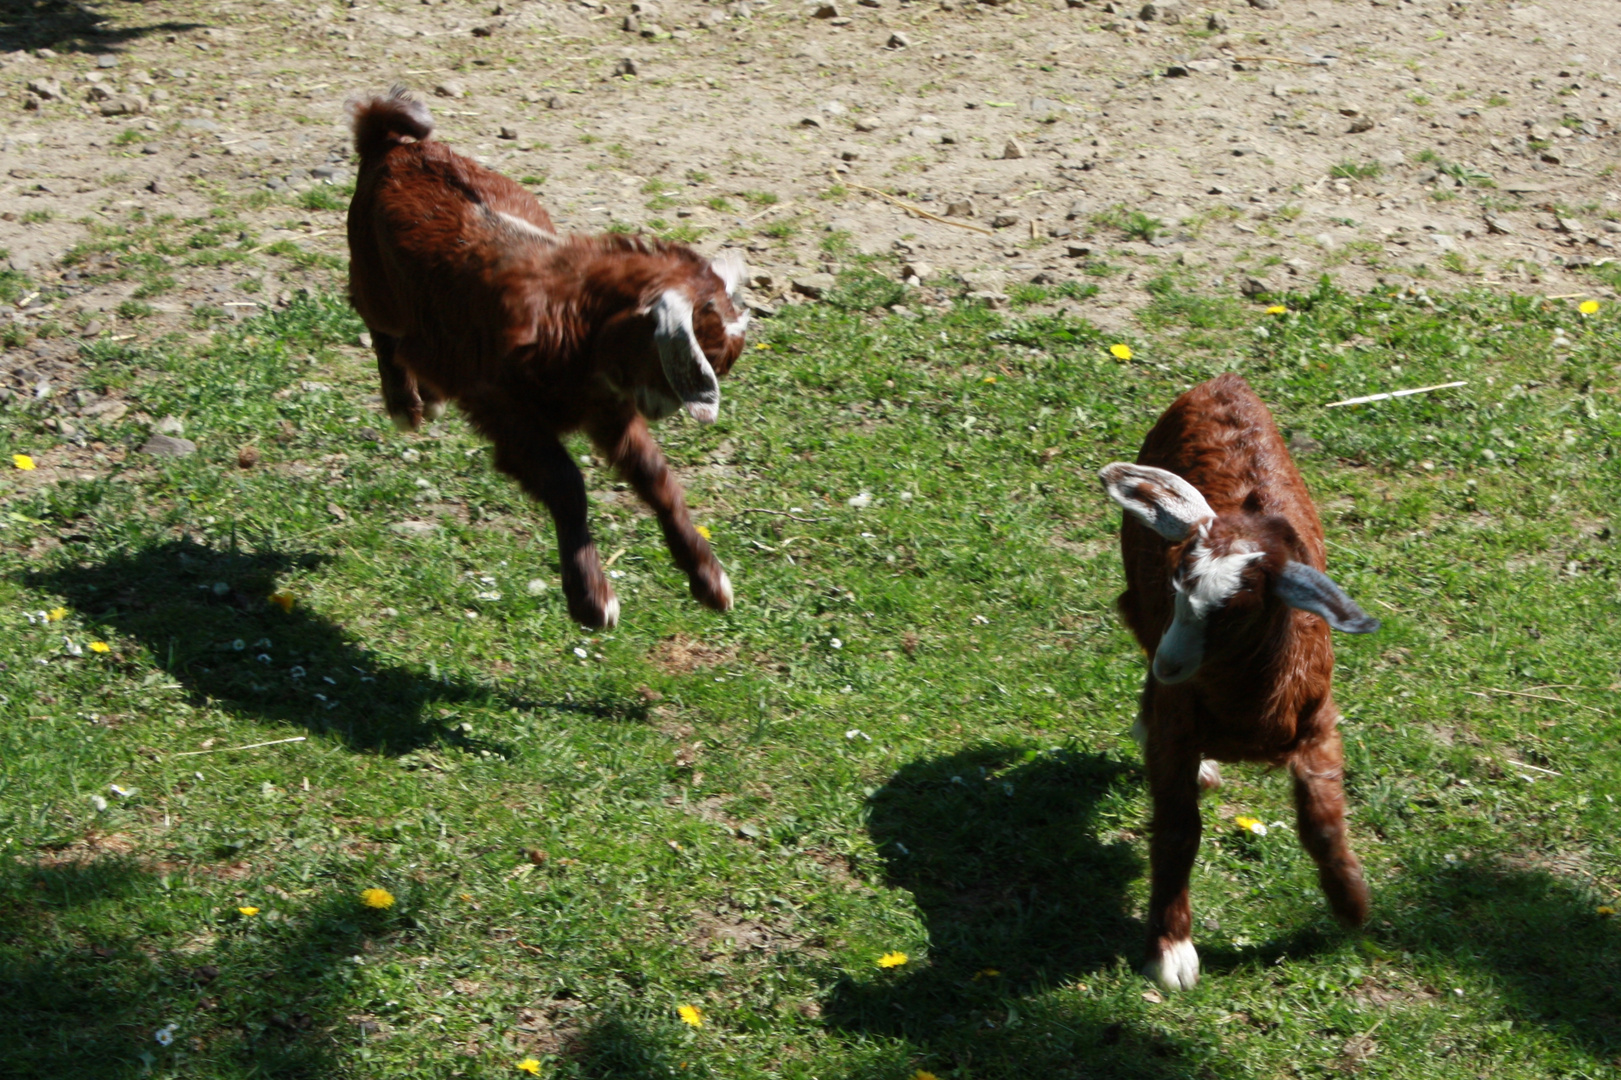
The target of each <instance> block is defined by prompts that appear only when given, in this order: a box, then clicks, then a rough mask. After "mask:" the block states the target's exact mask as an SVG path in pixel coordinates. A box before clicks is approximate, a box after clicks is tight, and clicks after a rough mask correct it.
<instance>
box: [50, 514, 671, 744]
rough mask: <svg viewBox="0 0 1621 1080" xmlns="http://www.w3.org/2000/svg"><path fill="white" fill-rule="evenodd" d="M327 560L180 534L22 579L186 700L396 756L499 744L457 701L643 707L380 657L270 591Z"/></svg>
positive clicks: (623, 709)
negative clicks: (540, 694) (121, 644)
mask: <svg viewBox="0 0 1621 1080" xmlns="http://www.w3.org/2000/svg"><path fill="white" fill-rule="evenodd" d="M324 561H325V556H321V555H315V554H293V553H288V552H283V551H277V550H266V549H259V550H253V551H220V550H216V549H214V548H211V547H205V546H203V545H201V544H197V543H195V542H193V541H190V540H176V541H168V542H165V543H162V544H157V545H155V546H152V547H147V548H142V549H140V550H139V551H136V552H133V553H129V554H119V555H116V556H113V557H111V558H108V559H106V560H104V561H102V562H100V563H94V564H88V565H83V564H66V565H63V566H59V567H57V568H54V569H51V570H46V571H39V572H35V573H28V574H21V575H18V580H20V581H21V582H22V583H24V584H26V585H28V586H29V587H31V588H37V589H43V590H48V591H50V592H54V593H56V594H58V595H60V596H63V597H65V598H66V599H67V600H68V602H69V603H71V604H72V605H73V607H74V609H75V610H76V611H77V612H78V613H79V614H80V616H81V617H82V618H83V619H84V620H85V622H86V623H87V624H88V625H90V626H92V627H97V628H100V629H102V630H103V631H104V632H105V633H106V635H107V636H108V637H123V638H126V639H133V640H135V641H137V642H139V643H140V644H141V645H142V646H144V647H145V648H146V650H147V651H148V652H149V653H150V654H151V656H152V660H153V662H154V663H155V664H157V666H158V667H160V668H162V669H163V670H164V671H166V672H167V673H168V674H169V675H171V676H172V677H173V678H174V680H175V681H176V682H177V683H179V684H180V685H181V686H182V687H184V688H185V689H186V690H187V691H189V692H190V694H191V697H192V700H193V702H194V703H195V704H197V705H204V704H209V703H212V704H215V705H218V706H222V707H224V708H226V709H228V710H231V711H233V712H236V713H239V714H241V715H244V716H251V717H254V718H255V719H259V720H265V721H271V722H274V723H282V724H288V725H293V726H297V727H302V728H305V729H307V730H309V731H311V732H312V733H316V734H320V735H326V736H330V737H336V738H338V739H341V740H342V741H343V743H344V744H345V745H346V746H348V747H349V748H351V749H353V750H359V751H365V752H371V753H382V754H405V753H409V752H411V751H413V750H418V749H422V748H426V747H431V746H436V745H443V744H452V745H459V746H462V747H464V748H467V749H479V748H485V749H491V750H501V751H503V752H505V750H506V749H507V748H505V747H500V746H497V745H495V744H492V743H487V742H477V741H475V740H472V739H469V738H466V737H464V736H463V735H462V733H461V732H460V731H458V730H456V729H455V728H454V727H453V726H452V724H453V723H454V716H455V713H456V711H457V709H458V708H474V709H476V708H481V707H493V708H519V709H524V710H536V709H547V710H552V711H564V712H577V713H585V714H588V715H591V716H595V717H610V718H612V717H620V716H626V715H628V716H629V717H630V718H632V719H635V718H638V717H640V716H642V715H644V714H645V706H642V705H636V704H628V703H627V704H623V705H616V704H614V703H597V704H579V703H571V702H549V701H547V702H536V701H528V700H522V699H518V698H513V697H509V696H507V695H505V694H503V693H502V692H500V691H498V690H495V689H492V688H490V687H487V686H481V685H478V684H476V683H467V682H461V681H457V680H455V679H452V678H449V677H447V676H444V675H442V674H441V673H439V672H438V671H436V670H434V669H433V668H430V669H429V670H428V671H413V670H410V669H408V668H404V667H398V666H393V665H389V664H384V663H381V662H380V661H379V658H378V657H377V656H376V655H375V654H374V653H372V652H371V651H369V650H368V649H366V648H365V647H364V646H363V645H361V644H359V643H357V642H355V641H353V640H352V639H351V638H350V637H349V636H348V635H347V634H346V633H345V632H344V630H343V628H342V627H340V626H338V625H336V624H334V623H332V622H330V621H329V620H327V619H325V618H323V617H321V616H320V615H318V614H316V613H314V612H313V611H311V610H310V609H309V608H308V607H305V606H304V605H301V604H298V603H296V602H295V603H293V604H292V605H291V606H290V607H289V608H287V609H286V610H283V608H282V607H281V606H280V605H278V604H276V603H275V602H274V601H272V600H271V599H270V597H271V595H272V594H274V593H275V591H276V582H277V580H278V579H279V577H280V576H281V575H283V574H285V573H286V572H288V571H289V570H292V569H295V568H298V569H310V568H313V567H316V566H319V565H320V564H321V563H322V562H324ZM440 714H443V715H440Z"/></svg>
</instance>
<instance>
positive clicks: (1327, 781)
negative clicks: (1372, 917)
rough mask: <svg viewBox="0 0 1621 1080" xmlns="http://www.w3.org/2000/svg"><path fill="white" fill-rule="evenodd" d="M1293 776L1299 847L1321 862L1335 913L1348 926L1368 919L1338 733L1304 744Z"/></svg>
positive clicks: (1319, 873)
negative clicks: (1348, 820)
mask: <svg viewBox="0 0 1621 1080" xmlns="http://www.w3.org/2000/svg"><path fill="white" fill-rule="evenodd" d="M1289 767H1290V769H1291V770H1292V771H1293V772H1294V776H1295V822H1296V827H1297V828H1298V829H1299V830H1300V846H1301V847H1303V848H1305V849H1306V851H1307V852H1308V853H1309V854H1310V855H1311V857H1312V858H1313V859H1314V860H1316V862H1317V881H1318V884H1320V885H1321V886H1322V887H1323V894H1324V895H1325V896H1327V897H1328V906H1329V907H1330V908H1332V909H1333V911H1334V917H1335V918H1337V919H1339V921H1340V922H1342V923H1344V924H1345V925H1346V926H1361V925H1362V924H1363V923H1364V922H1365V921H1366V920H1367V918H1368V886H1367V883H1366V882H1365V881H1363V880H1362V864H1361V863H1360V862H1359V861H1357V857H1356V856H1355V855H1354V854H1352V853H1351V846H1350V843H1349V841H1348V840H1347V839H1346V833H1345V790H1344V788H1343V787H1342V786H1341V777H1342V776H1343V775H1344V771H1345V767H1344V752H1343V750H1342V748H1341V745H1340V733H1339V730H1338V729H1336V728H1332V727H1331V728H1329V730H1328V733H1327V734H1325V735H1323V736H1321V737H1319V738H1317V739H1316V740H1315V741H1313V742H1310V743H1307V744H1306V745H1305V746H1303V747H1301V748H1300V749H1299V750H1298V751H1297V752H1296V753H1295V756H1294V758H1293V759H1292V760H1291V761H1290V762H1289Z"/></svg>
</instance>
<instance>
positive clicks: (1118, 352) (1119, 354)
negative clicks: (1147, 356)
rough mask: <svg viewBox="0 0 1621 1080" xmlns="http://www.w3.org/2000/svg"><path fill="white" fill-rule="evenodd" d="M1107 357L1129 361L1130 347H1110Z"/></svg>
mask: <svg viewBox="0 0 1621 1080" xmlns="http://www.w3.org/2000/svg"><path fill="white" fill-rule="evenodd" d="M1109 355H1110V356H1112V357H1114V358H1115V359H1116V360H1130V359H1131V346H1130V345H1110V346H1109Z"/></svg>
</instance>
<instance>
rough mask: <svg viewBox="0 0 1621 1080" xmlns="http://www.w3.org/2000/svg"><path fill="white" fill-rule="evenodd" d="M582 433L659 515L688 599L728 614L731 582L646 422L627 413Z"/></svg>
mask: <svg viewBox="0 0 1621 1080" xmlns="http://www.w3.org/2000/svg"><path fill="white" fill-rule="evenodd" d="M587 430H588V432H589V434H590V436H591V440H592V441H593V442H594V443H596V444H597V446H598V447H599V448H601V450H602V452H603V453H604V454H605V455H607V457H608V460H609V461H611V462H613V464H614V465H615V467H617V468H618V469H619V471H620V474H621V475H622V476H624V478H625V480H626V481H627V482H628V483H629V484H630V486H631V487H633V488H635V489H636V494H638V495H640V496H641V497H642V501H643V502H645V503H647V505H648V506H650V507H652V509H653V512H654V513H655V514H657V515H658V519H659V526H660V527H661V528H662V529H663V531H664V545H665V547H667V548H669V549H670V557H671V558H672V559H674V560H675V565H676V566H677V567H678V568H679V569H680V570H681V572H682V573H684V574H686V575H687V583H688V585H689V587H690V588H691V589H692V596H693V599H695V600H697V601H698V602H699V603H700V604H702V605H704V607H707V608H712V609H714V610H715V611H730V610H731V609H732V582H731V579H730V578H728V577H727V576H726V570H725V568H724V567H722V566H721V564H720V560H719V559H717V558H715V553H714V551H712V550H711V549H710V547H709V542H708V541H707V540H705V539H704V538H703V535H702V534H701V533H699V532H698V530H697V529H696V528H694V527H693V524H692V517H691V515H689V514H688V513H687V499H686V494H685V493H684V492H682V490H681V484H680V482H679V481H677V480H676V478H675V475H674V474H673V473H671V472H670V467H669V465H668V463H666V462H665V460H664V453H663V451H661V450H660V449H659V444H658V443H656V442H654V441H653V433H652V432H651V431H649V430H648V429H647V421H646V420H643V419H642V417H641V416H640V415H638V414H636V413H630V414H629V415H628V416H627V415H621V416H615V417H610V418H607V419H603V420H600V421H598V422H597V423H595V424H593V425H591V426H590V427H589V428H588V429H587Z"/></svg>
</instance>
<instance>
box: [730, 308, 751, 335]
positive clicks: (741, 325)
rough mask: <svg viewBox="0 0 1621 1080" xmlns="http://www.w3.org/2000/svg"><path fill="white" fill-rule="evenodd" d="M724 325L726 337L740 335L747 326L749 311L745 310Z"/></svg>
mask: <svg viewBox="0 0 1621 1080" xmlns="http://www.w3.org/2000/svg"><path fill="white" fill-rule="evenodd" d="M725 326H726V336H727V337H742V336H743V331H745V330H747V329H748V328H749V313H748V312H746V311H745V312H744V313H743V314H741V315H739V316H738V317H737V318H735V319H733V320H732V321H731V322H729V323H726V324H725Z"/></svg>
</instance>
